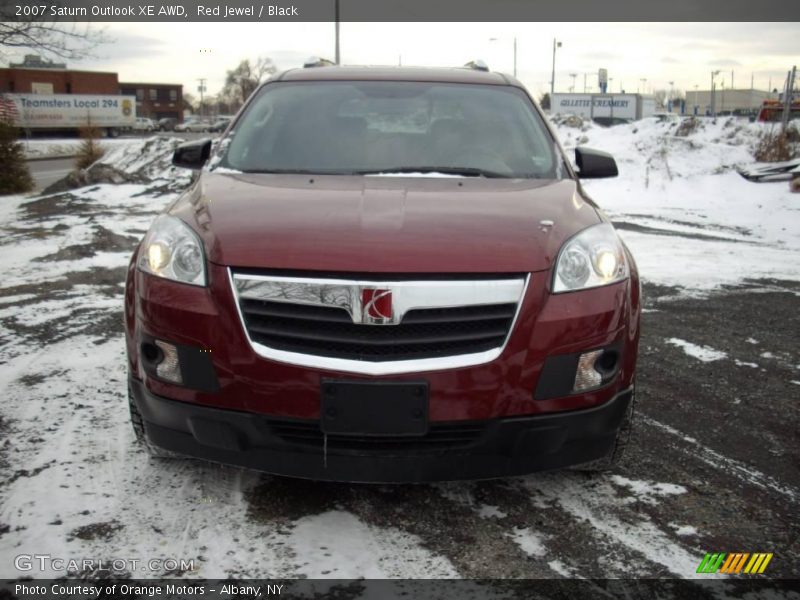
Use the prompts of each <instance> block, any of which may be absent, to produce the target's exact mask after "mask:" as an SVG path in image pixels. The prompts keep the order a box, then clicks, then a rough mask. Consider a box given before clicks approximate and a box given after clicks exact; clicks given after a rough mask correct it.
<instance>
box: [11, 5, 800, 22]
mask: <svg viewBox="0 0 800 600" xmlns="http://www.w3.org/2000/svg"><path fill="white" fill-rule="evenodd" d="M337 6H338V13H339V20H340V21H344V22H391V21H406V22H489V21H496V22H503V21H506V22H520V21H523V22H556V21H602V22H611V21H693V22H697V21H725V22H732V21H764V20H765V19H768V20H769V21H800V2H786V1H785V0H760V1H759V2H753V1H752V0H668V1H666V0H602V1H599V0H570V1H569V2H558V1H556V0H436V1H433V2H432V1H431V0H192V1H189V0H175V1H170V0H70V1H66V0H42V1H39V2H37V1H36V0H16V1H15V0H0V11H2V15H0V20H3V21H13V20H28V19H32V20H38V19H41V20H70V21H89V22H91V21H132V22H137V21H138V22H156V21H169V22H225V21H230V22H248V21H250V22H293V21H294V22H303V21H305V22H309V21H317V22H320V21H334V20H336V11H337Z"/></svg>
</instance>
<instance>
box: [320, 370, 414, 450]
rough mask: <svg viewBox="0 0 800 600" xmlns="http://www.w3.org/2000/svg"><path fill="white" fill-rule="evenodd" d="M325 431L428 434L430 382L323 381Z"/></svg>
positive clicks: (322, 420) (343, 433)
mask: <svg viewBox="0 0 800 600" xmlns="http://www.w3.org/2000/svg"><path fill="white" fill-rule="evenodd" d="M320 409H321V425H322V431H323V432H324V433H327V434H333V435H336V434H339V435H364V436H422V435H425V434H426V433H427V432H428V382H427V381H411V382H409V381H402V382H397V381H375V382H373V381H347V380H337V379H323V380H322V398H321V402H320Z"/></svg>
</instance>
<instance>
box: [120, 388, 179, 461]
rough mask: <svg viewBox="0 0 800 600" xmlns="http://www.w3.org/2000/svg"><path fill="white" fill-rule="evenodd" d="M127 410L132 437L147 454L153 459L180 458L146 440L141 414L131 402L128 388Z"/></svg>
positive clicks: (131, 396)
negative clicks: (129, 414) (129, 415)
mask: <svg viewBox="0 0 800 600" xmlns="http://www.w3.org/2000/svg"><path fill="white" fill-rule="evenodd" d="M128 410H129V411H130V413H131V426H132V427H133V435H134V436H135V437H136V441H137V442H138V443H139V444H140V445H141V446H143V447H144V448H145V450H147V453H148V454H149V455H150V456H151V457H153V458H181V455H180V454H176V453H175V452H172V451H170V450H164V449H163V448H159V447H158V446H154V445H153V444H151V443H150V441H149V440H148V439H147V434H146V433H145V430H144V419H142V413H140V412H139V409H138V408H137V406H136V402H134V400H133V392H131V389H130V387H129V388H128Z"/></svg>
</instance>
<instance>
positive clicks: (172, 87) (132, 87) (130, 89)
mask: <svg viewBox="0 0 800 600" xmlns="http://www.w3.org/2000/svg"><path fill="white" fill-rule="evenodd" d="M119 90H120V91H119V93H121V94H124V95H126V96H136V114H137V116H140V117H149V118H151V119H164V118H172V119H177V120H178V121H179V122H182V121H183V86H182V85H181V84H178V83H128V82H123V83H120V84H119Z"/></svg>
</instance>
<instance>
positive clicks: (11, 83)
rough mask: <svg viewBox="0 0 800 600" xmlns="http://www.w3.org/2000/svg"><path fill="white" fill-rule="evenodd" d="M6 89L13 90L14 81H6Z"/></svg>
mask: <svg viewBox="0 0 800 600" xmlns="http://www.w3.org/2000/svg"><path fill="white" fill-rule="evenodd" d="M8 91H9V92H13V91H14V82H13V81H9V82H8Z"/></svg>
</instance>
